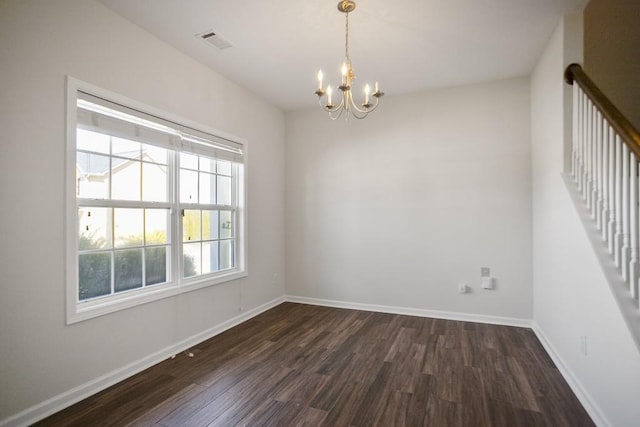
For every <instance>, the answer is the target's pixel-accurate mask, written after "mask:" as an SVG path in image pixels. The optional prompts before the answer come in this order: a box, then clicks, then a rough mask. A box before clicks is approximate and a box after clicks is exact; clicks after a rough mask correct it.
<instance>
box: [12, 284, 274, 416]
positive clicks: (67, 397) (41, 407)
mask: <svg viewBox="0 0 640 427" xmlns="http://www.w3.org/2000/svg"><path fill="white" fill-rule="evenodd" d="M284 301H285V298H284V296H282V297H278V298H275V299H273V300H271V301H269V302H267V303H265V304H262V305H261V306H259V307H256V308H254V309H252V310H249V311H246V312H244V313H242V314H239V315H238V316H236V317H233V318H231V319H229V320H227V321H225V322H223V323H220V324H219V325H216V326H214V327H212V328H210V329H207V330H205V331H202V332H200V333H198V334H195V335H193V336H191V337H189V338H187V339H185V340H183V341H180V342H178V343H176V344H174V345H172V346H169V347H167V348H164V349H162V350H160V351H157V352H155V353H153V354H151V355H149V356H147V357H144V358H142V359H140V360H137V361H135V362H133V363H131V364H129V365H127V366H124V367H122V368H120V369H116V370H115V371H113V372H109V373H108V374H106V375H103V376H101V377H99V378H96V379H94V380H92V381H89V382H87V383H85V384H82V385H80V386H78V387H75V388H73V389H71V390H68V391H66V392H64V393H61V394H59V395H57V396H54V397H52V398H51V399H48V400H46V401H44V402H42V403H39V404H37V405H35V406H32V407H30V408H27V409H25V410H24V411H22V412H19V413H18V414H16V415H13V416H11V417H9V418H6V419H4V420H2V421H0V427H22V426H28V425H30V424H33V423H35V422H37V421H39V420H41V419H43V418H46V417H48V416H49V415H51V414H54V413H56V412H58V411H60V410H62V409H64V408H66V407H69V406H71V405H73V404H74V403H77V402H79V401H81V400H82V399H85V398H87V397H89V396H91V395H93V394H96V393H98V392H100V391H102V390H104V389H106V388H107V387H110V386H112V385H114V384H117V383H119V382H120V381H122V380H124V379H126V378H129V377H130V376H132V375H135V374H137V373H139V372H142V371H143V370H145V369H147V368H149V367H151V366H153V365H155V364H157V363H160V362H162V361H163V360H165V359H167V358H169V357H171V356H172V355H174V354H178V353H181V352H183V351H185V350H187V349H189V348H191V347H193V346H194V345H196V344H199V343H201V342H203V341H206V340H208V339H209V338H211V337H214V336H216V335H218V334H221V333H222V332H224V331H226V330H228V329H231V328H233V327H234V326H236V325H239V324H240V323H242V322H245V321H247V320H249V319H251V318H252V317H255V316H257V315H258V314H260V313H262V312H264V311H267V310H269V309H270V308H273V307H275V306H277V305H279V304H282V303H283V302H284Z"/></svg>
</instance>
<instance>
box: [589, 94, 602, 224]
mask: <svg viewBox="0 0 640 427" xmlns="http://www.w3.org/2000/svg"><path fill="white" fill-rule="evenodd" d="M590 116H591V126H590V129H589V131H590V135H591V136H590V139H591V142H590V144H591V146H592V147H593V148H592V149H593V159H592V162H593V166H592V167H593V170H592V171H591V173H592V174H593V177H592V180H593V186H592V187H591V217H592V218H593V219H595V220H596V223H597V222H598V198H599V196H598V193H599V192H600V189H599V185H598V184H599V179H598V176H599V173H598V172H599V170H600V167H599V163H600V162H599V160H600V153H599V152H598V139H597V138H596V123H597V121H598V111H597V109H596V107H595V106H594V105H591V112H590Z"/></svg>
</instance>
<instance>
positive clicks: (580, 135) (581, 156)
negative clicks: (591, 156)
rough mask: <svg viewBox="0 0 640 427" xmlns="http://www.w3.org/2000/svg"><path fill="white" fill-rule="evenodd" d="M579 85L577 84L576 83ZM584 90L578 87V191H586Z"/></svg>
mask: <svg viewBox="0 0 640 427" xmlns="http://www.w3.org/2000/svg"><path fill="white" fill-rule="evenodd" d="M576 86H577V85H576ZM584 155H585V152H584V92H582V89H580V88H579V87H578V156H579V159H578V160H579V162H578V176H577V179H578V191H580V193H581V194H582V193H583V192H584Z"/></svg>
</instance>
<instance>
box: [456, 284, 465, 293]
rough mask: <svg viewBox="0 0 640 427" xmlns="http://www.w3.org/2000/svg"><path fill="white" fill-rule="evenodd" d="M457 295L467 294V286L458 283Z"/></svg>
mask: <svg viewBox="0 0 640 427" xmlns="http://www.w3.org/2000/svg"><path fill="white" fill-rule="evenodd" d="M458 293H459V294H466V293H467V285H466V284H465V283H459V284H458Z"/></svg>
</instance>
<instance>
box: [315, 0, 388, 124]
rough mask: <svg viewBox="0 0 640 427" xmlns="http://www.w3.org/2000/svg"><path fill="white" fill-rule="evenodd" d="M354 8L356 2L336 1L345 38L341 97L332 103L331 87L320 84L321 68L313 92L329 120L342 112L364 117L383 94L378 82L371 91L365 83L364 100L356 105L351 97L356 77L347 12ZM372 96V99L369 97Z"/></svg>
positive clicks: (339, 87) (347, 0) (337, 116)
mask: <svg viewBox="0 0 640 427" xmlns="http://www.w3.org/2000/svg"><path fill="white" fill-rule="evenodd" d="M355 8H356V3H355V2H354V1H352V0H342V1H340V2H338V10H339V11H340V12H342V13H344V14H345V40H344V51H345V52H344V56H345V61H344V63H343V64H342V82H341V84H340V86H338V89H340V91H341V92H342V99H341V100H340V103H339V104H338V105H335V104H333V102H332V99H331V95H332V93H333V89H332V88H331V86H327V88H326V89H324V88H323V86H322V79H323V77H324V76H323V75H322V70H320V71H318V90H316V91H315V94H316V95H317V96H318V103H319V104H320V107H322V109H323V110H324V111H326V112H328V113H329V117H330V118H331V120H336V119H338V118H339V117H340V116H342V115H343V114H344V115H345V118H346V119H349V116H353V117H355V118H356V119H364V118H365V117H367V115H368V114H369V113H370V112H372V111H373V110H375V109H376V108H377V107H378V102H379V101H380V97H381V96H383V95H384V93H383V92H380V89H379V88H378V82H376V83H375V86H374V89H373V93H371V87H370V86H369V85H368V84H367V85H365V86H364V98H363V99H364V102H363V103H362V104H360V106H358V105H357V104H356V101H355V100H354V98H353V94H352V92H351V83H352V81H353V80H354V79H355V78H356V75H355V72H354V71H353V67H352V66H351V58H349V13H350V12H353V11H354V10H355ZM325 95H327V99H326V103H324V104H323V102H322V100H323V97H324V96H325ZM370 97H373V100H372V99H371V98H370Z"/></svg>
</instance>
